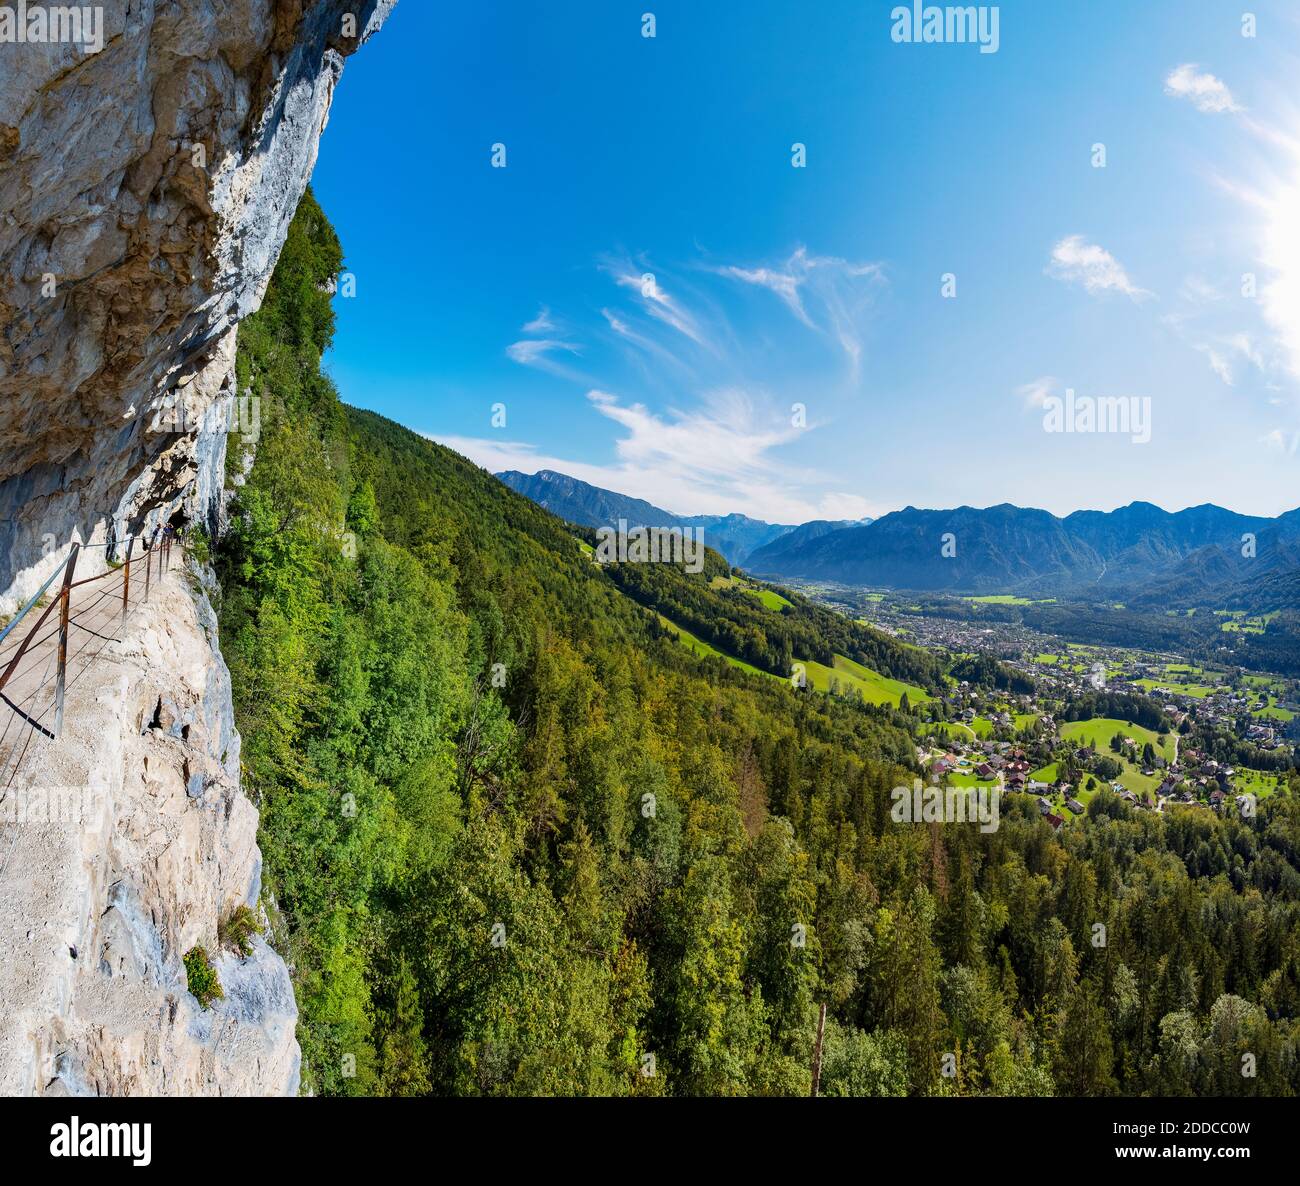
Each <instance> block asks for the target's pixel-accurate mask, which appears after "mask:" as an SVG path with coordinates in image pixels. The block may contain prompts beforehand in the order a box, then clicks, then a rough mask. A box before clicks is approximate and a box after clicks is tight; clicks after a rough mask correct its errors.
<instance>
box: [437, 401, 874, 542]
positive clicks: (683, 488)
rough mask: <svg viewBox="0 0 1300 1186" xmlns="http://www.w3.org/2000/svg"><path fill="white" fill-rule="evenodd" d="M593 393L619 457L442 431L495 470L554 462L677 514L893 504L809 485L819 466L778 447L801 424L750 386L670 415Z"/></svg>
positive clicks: (850, 515) (838, 513)
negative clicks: (756, 396) (564, 453)
mask: <svg viewBox="0 0 1300 1186" xmlns="http://www.w3.org/2000/svg"><path fill="white" fill-rule="evenodd" d="M587 398H588V400H589V401H590V402H591V405H592V407H594V408H595V409H596V410H597V411H598V412H599V413H600V414H601V415H602V416H605V417H607V418H608V419H610V420H612V421H614V422H615V423H616V424H618V425H619V426H620V427H621V428H622V429H623V435H622V436H621V437H620V438H619V439H618V441H617V442H616V444H615V452H616V455H617V462H616V463H615V464H612V465H593V464H589V463H587V462H581V461H574V460H571V459H567V458H562V457H556V456H548V455H545V454H542V453H539V452H538V450H537V449H536V448H535V447H534V446H533V445H531V444H528V443H526V442H521V441H499V440H496V439H481V438H475V437H457V436H437V437H434V439H436V440H438V441H439V442H440V443H442V444H444V445H446V446H447V447H448V448H451V449H455V450H456V451H457V452H458V453H462V454H464V455H465V456H466V457H469V458H470V459H471V460H472V461H474V462H476V463H477V464H479V465H481V466H483V468H484V469H488V470H491V471H493V472H499V471H500V470H503V469H518V470H522V471H524V472H526V473H535V472H536V471H537V470H539V469H553V470H556V471H558V472H560V473H565V474H569V475H570V476H571V477H574V478H578V479H579V480H581V481H584V482H590V483H591V484H592V485H595V486H601V487H603V488H605V489H608V490H616V491H618V492H619V493H620V494H627V495H631V496H632V497H633V498H644V499H646V500H647V501H648V502H652V503H654V504H655V505H656V506H659V507H662V508H664V509H665V510H669V511H672V512H673V513H674V514H717V515H721V514H730V513H732V512H739V513H741V514H746V515H751V516H753V517H755V518H759V519H765V520H767V521H768V522H772V523H804V522H807V521H808V520H810V519H860V518H863V517H864V516H867V515H871V516H873V517H874V516H878V515H880V514H882V513H884V510H885V509H887V508H883V507H879V506H875V505H873V504H872V503H870V502H869V501H868V500H867V499H865V498H863V497H861V496H859V495H856V494H851V493H845V492H842V491H825V492H819V493H813V494H809V493H808V487H809V486H810V485H813V484H815V483H816V482H817V481H818V475H816V474H807V473H803V472H801V471H797V470H794V469H791V468H790V467H788V466H785V465H783V464H782V463H781V462H780V460H779V458H777V457H774V456H773V452H774V450H776V449H778V448H779V447H780V446H782V445H785V444H787V443H788V442H789V441H791V440H792V439H793V438H794V437H795V436H797V435H798V434H799V431H800V430H798V429H795V428H793V427H791V426H790V425H789V424H788V421H785V420H783V419H781V418H780V417H779V416H777V415H776V414H774V413H770V412H767V411H765V410H763V409H761V408H760V407H759V406H758V405H757V404H756V403H755V402H754V401H753V400H752V399H751V398H750V397H749V396H748V395H747V394H746V393H744V392H740V391H736V390H727V391H721V392H715V393H713V394H712V395H711V397H710V398H709V400H708V402H707V403H706V405H705V406H704V407H702V408H700V409H699V410H696V411H692V412H688V413H682V412H673V413H670V414H668V415H666V416H662V415H659V414H657V413H655V412H653V411H651V410H649V409H647V408H646V407H645V406H643V405H642V404H638V403H624V402H623V401H622V400H620V399H619V398H618V397H617V396H614V395H611V394H609V393H608V392H604V391H597V390H593V391H590V392H588V395H587Z"/></svg>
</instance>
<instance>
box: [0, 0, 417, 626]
mask: <svg viewBox="0 0 1300 1186" xmlns="http://www.w3.org/2000/svg"><path fill="white" fill-rule="evenodd" d="M394 2H395V0H317V2H315V3H312V2H311V0H117V2H116V3H113V2H109V3H106V4H104V5H103V12H104V26H105V27H104V30H103V38H104V48H103V49H102V50H101V51H100V52H99V53H96V54H87V53H85V52H84V51H83V49H82V47H80V46H77V45H71V44H40V43H38V44H30V43H27V44H21V45H19V44H0V327H3V332H0V596H2V597H6V598H7V599H8V601H9V603H10V605H12V603H13V601H14V600H15V599H16V598H19V597H21V596H22V595H23V594H24V593H25V592H30V591H31V590H33V589H34V588H36V587H37V586H38V585H39V584H40V581H41V580H42V579H43V578H44V576H45V575H46V574H48V572H50V571H52V570H53V569H54V568H55V567H56V566H57V565H58V563H59V561H60V560H61V559H62V556H63V555H65V554H66V551H67V548H68V546H69V545H70V543H71V541H72V538H74V537H78V538H81V539H82V540H84V541H93V542H98V541H102V540H104V539H113V538H116V537H117V536H120V535H122V534H125V533H129V532H132V531H135V530H139V529H142V528H144V527H146V526H151V525H152V524H153V523H155V522H156V521H157V519H158V517H159V515H160V514H162V513H166V512H169V511H171V510H172V509H174V508H175V506H176V505H177V502H178V499H179V498H180V497H181V496H182V495H183V494H184V495H189V496H191V497H192V500H193V506H192V508H191V509H192V511H193V513H195V514H197V515H201V516H211V515H212V514H213V513H214V508H215V506H216V505H217V503H216V500H215V499H214V494H215V491H216V489H218V488H219V482H218V483H215V484H214V482H213V480H212V475H213V474H214V473H215V474H217V475H219V474H220V472H221V464H220V463H221V461H222V458H221V457H220V456H219V455H220V454H221V452H222V450H223V448H224V445H223V441H224V433H223V432H222V431H220V429H221V427H222V421H223V417H222V416H220V415H216V414H213V412H212V409H213V407H214V405H216V404H218V401H222V400H228V399H229V397H231V396H233V394H234V391H233V369H232V360H233V356H234V329H235V325H236V323H237V322H238V320H239V319H240V318H241V317H242V316H244V315H246V314H247V313H249V312H251V311H252V310H253V309H255V308H256V307H257V305H258V303H259V302H260V300H261V296H262V293H263V292H264V290H265V287H266V283H267V281H268V280H269V278H270V274H271V271H272V269H273V267H274V265H275V261H276V257H277V255H278V253H279V249H280V245H281V243H282V242H283V240H284V234H285V231H286V229H287V227H288V224H289V220H290V219H291V218H292V216H293V212H294V210H295V209H296V207H297V204H298V200H299V198H300V197H301V196H302V192H303V189H304V188H305V187H306V184H307V180H308V177H309V176H310V174H311V169H312V166H313V164H314V163H315V159H316V149H317V142H318V139H319V137H320V133H321V131H322V129H323V127H324V124H325V119H326V116H327V114H328V111H329V104H330V99H331V96H332V94H333V90H334V85H335V83H336V82H337V81H338V78H339V75H340V73H341V71H342V68H343V61H344V58H345V57H346V56H347V55H348V54H350V53H351V52H353V51H354V50H355V49H356V48H357V47H358V45H359V44H360V43H361V42H362V41H363V40H364V39H365V38H366V37H368V36H369V35H370V34H371V33H372V32H373V31H374V30H375V29H376V28H378V26H379V25H380V24H381V23H382V21H383V20H384V18H385V17H386V16H387V14H388V12H389V10H390V9H391V7H392V4H393V3H394ZM205 415H206V417H207V420H206V423H205ZM4 608H6V607H5V605H4V603H3V601H2V600H0V609H4Z"/></svg>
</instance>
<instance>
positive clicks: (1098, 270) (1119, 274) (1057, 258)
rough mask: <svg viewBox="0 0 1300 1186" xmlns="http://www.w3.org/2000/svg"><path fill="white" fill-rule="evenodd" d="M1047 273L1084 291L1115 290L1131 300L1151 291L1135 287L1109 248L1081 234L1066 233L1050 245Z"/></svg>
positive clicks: (1097, 292) (1094, 292) (1146, 294)
mask: <svg viewBox="0 0 1300 1186" xmlns="http://www.w3.org/2000/svg"><path fill="white" fill-rule="evenodd" d="M1047 270H1048V274H1049V275H1052V276H1055V277H1057V279H1059V280H1064V281H1066V282H1067V283H1077V284H1082V285H1083V287H1084V290H1085V291H1086V292H1089V293H1092V294H1093V295H1094V296H1095V295H1097V294H1099V293H1106V292H1119V293H1123V294H1124V295H1125V296H1127V297H1131V298H1132V299H1133V300H1135V301H1136V300H1141V299H1142V298H1143V297H1148V296H1150V295H1151V293H1149V292H1147V291H1146V289H1144V288H1139V287H1138V286H1137V285H1136V284H1134V283H1133V281H1132V280H1130V279H1129V276H1128V273H1127V272H1126V271H1125V270H1124V268H1123V266H1122V265H1121V264H1120V262H1119V260H1117V259H1116V258H1115V257H1114V256H1113V255H1111V253H1110V252H1109V251H1107V250H1106V249H1105V248H1104V247H1100V246H1098V245H1097V244H1096V243H1089V242H1087V241H1086V240H1085V239H1084V237H1083V236H1082V235H1067V236H1066V237H1065V238H1064V239H1062V240H1061V241H1060V242H1059V243H1057V244H1056V246H1055V247H1053V248H1052V260H1051V263H1050V264H1049V265H1048V269H1047Z"/></svg>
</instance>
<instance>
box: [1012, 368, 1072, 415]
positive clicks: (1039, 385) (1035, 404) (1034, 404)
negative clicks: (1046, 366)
mask: <svg viewBox="0 0 1300 1186" xmlns="http://www.w3.org/2000/svg"><path fill="white" fill-rule="evenodd" d="M1060 385H1061V381H1060V380H1059V379H1058V378H1057V377H1056V376H1055V375H1041V376H1039V377H1038V378H1037V379H1033V380H1031V381H1030V382H1028V383H1024V384H1022V385H1021V386H1019V387H1017V388H1016V395H1017V396H1019V397H1020V399H1022V400H1023V401H1024V402H1025V404H1026V406H1028V407H1031V408H1041V407H1042V406H1043V405H1044V404H1046V402H1047V397H1048V396H1049V395H1051V394H1052V393H1053V392H1054V391H1055V390H1056V389H1057V388H1058V387H1060Z"/></svg>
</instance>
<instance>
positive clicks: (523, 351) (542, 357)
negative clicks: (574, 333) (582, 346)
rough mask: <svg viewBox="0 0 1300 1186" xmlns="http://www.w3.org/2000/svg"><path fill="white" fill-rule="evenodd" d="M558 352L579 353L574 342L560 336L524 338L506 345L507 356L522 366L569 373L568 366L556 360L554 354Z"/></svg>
mask: <svg viewBox="0 0 1300 1186" xmlns="http://www.w3.org/2000/svg"><path fill="white" fill-rule="evenodd" d="M557 353H569V354H577V353H579V350H578V347H577V346H575V345H574V344H573V343H572V342H564V341H561V340H560V339H558V338H524V339H521V340H520V341H518V342H511V343H510V345H509V346H507V347H506V357H508V358H509V359H510V360H511V361H512V362H517V363H519V365H520V366H526V367H537V369H538V370H543V371H551V372H553V373H556V374H568V373H569V372H568V371H567V369H566V368H564V367H562V366H560V365H559V364H557V363H556V362H555V360H554V359H553V357H552V355H555V354H557Z"/></svg>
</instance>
